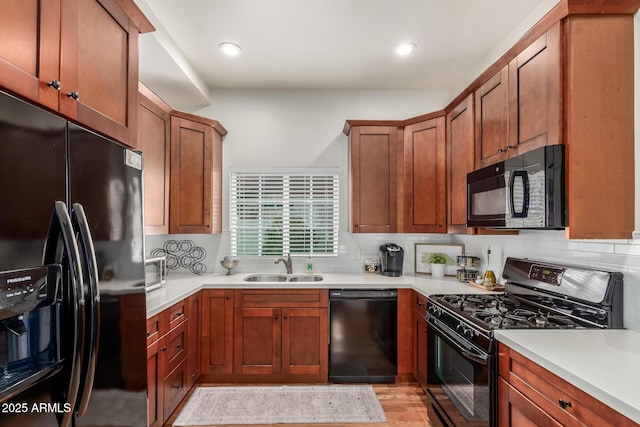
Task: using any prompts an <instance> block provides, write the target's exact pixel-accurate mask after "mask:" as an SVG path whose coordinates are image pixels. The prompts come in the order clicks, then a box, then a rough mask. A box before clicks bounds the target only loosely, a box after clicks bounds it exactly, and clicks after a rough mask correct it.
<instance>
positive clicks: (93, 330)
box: [71, 203, 100, 416]
mask: <svg viewBox="0 0 640 427" xmlns="http://www.w3.org/2000/svg"><path fill="white" fill-rule="evenodd" d="M71 217H72V222H73V226H74V228H75V230H76V232H77V233H78V237H79V242H80V247H81V249H82V252H83V255H84V262H85V263H84V268H86V272H87V277H86V279H87V282H88V287H87V298H88V299H89V302H88V304H87V312H86V320H87V322H88V323H86V324H85V327H86V331H85V335H84V336H85V340H86V341H85V347H84V355H83V358H82V374H81V378H82V382H81V385H80V391H79V392H78V401H77V405H76V409H77V412H78V416H82V415H84V413H85V412H86V411H87V407H88V405H89V399H90V397H91V390H92V389H93V380H94V378H95V373H96V362H97V357H98V343H99V331H100V282H99V276H98V263H97V261H96V251H95V247H94V245H93V239H92V238H91V231H90V230H89V223H88V221H87V216H86V215H85V213H84V208H83V207H82V205H81V204H79V203H74V204H73V206H72V210H71Z"/></svg>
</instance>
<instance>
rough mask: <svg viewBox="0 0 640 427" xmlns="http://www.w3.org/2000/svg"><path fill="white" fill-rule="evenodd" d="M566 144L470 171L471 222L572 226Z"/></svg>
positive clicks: (504, 225) (489, 225)
mask: <svg viewBox="0 0 640 427" xmlns="http://www.w3.org/2000/svg"><path fill="white" fill-rule="evenodd" d="M565 191H566V190H565V164H564V146H563V145H548V146H545V147H540V148H537V149H535V150H532V151H529V152H527V153H524V154H521V155H518V156H515V157H512V158H510V159H507V160H504V161H502V162H500V163H496V164H494V165H491V166H487V167H485V168H482V169H479V170H477V171H474V172H471V173H469V174H467V226H468V227H486V228H512V229H513V228H531V229H562V228H564V227H566V226H567V208H566V200H565Z"/></svg>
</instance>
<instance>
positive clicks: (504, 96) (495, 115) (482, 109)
mask: <svg viewBox="0 0 640 427" xmlns="http://www.w3.org/2000/svg"><path fill="white" fill-rule="evenodd" d="M508 80H509V70H508V67H504V68H503V69H502V70H500V71H499V72H498V73H496V74H495V75H494V76H493V77H491V78H490V79H489V80H488V81H487V82H486V83H484V84H483V85H481V86H480V87H479V88H478V89H477V90H476V93H475V105H476V111H475V113H476V116H475V122H476V134H475V137H476V141H475V159H476V160H475V169H481V168H483V167H485V166H489V165H492V164H494V163H497V162H499V161H501V160H504V159H505V158H506V157H507V145H509V83H508Z"/></svg>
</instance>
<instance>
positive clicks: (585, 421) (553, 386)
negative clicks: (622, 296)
mask: <svg viewBox="0 0 640 427" xmlns="http://www.w3.org/2000/svg"><path fill="white" fill-rule="evenodd" d="M498 369H499V372H500V378H499V381H498V425H499V426H500V427H508V426H514V427H516V426H517V427H520V426H525V427H526V426H532V427H533V426H536V427H538V426H594V427H596V426H597V427H614V426H617V427H631V426H634V427H637V426H638V424H636V423H634V422H633V421H631V420H630V419H628V418H626V417H625V416H624V415H622V414H620V413H619V412H617V411H615V410H613V409H612V408H611V407H609V406H607V405H605V404H604V403H602V402H601V401H599V400H597V399H595V398H594V397H593V396H591V395H589V394H587V393H585V392H584V391H582V390H581V389H579V388H577V387H576V386H574V385H572V384H570V383H568V382H567V381H565V380H563V379H562V378H560V377H558V376H557V375H555V374H553V373H551V372H549V371H548V370H546V369H545V368H543V367H541V366H540V365H538V364H537V363H535V362H533V361H531V360H529V359H528V358H526V357H524V356H523V355H521V354H520V353H518V352H516V351H514V350H512V349H511V348H509V347H508V346H506V345H504V344H502V343H500V346H499V354H498Z"/></svg>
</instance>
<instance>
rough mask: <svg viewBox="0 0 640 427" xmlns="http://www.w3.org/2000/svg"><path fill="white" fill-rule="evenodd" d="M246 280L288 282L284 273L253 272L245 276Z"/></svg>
mask: <svg viewBox="0 0 640 427" xmlns="http://www.w3.org/2000/svg"><path fill="white" fill-rule="evenodd" d="M244 281H245V282H286V281H287V276H286V275H284V274H251V275H249V276H247V277H245V278H244Z"/></svg>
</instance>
